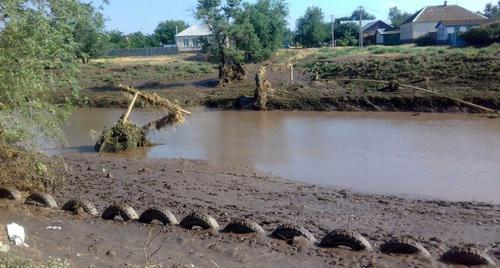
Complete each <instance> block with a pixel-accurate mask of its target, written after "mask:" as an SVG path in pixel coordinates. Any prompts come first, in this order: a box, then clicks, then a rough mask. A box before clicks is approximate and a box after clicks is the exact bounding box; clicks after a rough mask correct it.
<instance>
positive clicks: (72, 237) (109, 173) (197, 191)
mask: <svg viewBox="0 0 500 268" xmlns="http://www.w3.org/2000/svg"><path fill="white" fill-rule="evenodd" d="M65 158H66V161H67V163H68V165H69V166H70V168H71V169H72V175H71V176H70V178H69V180H68V183H67V185H66V187H65V188H64V189H63V191H62V192H59V193H55V194H54V195H55V197H56V199H57V200H58V201H59V202H60V203H61V202H63V200H68V199H70V198H74V197H84V198H87V199H89V200H91V201H92V202H94V203H95V204H96V206H97V207H98V209H99V210H100V211H102V210H103V209H104V208H105V207H106V206H107V205H109V204H113V203H118V204H129V205H131V206H133V207H134V208H135V209H136V210H137V211H138V212H139V213H140V212H142V211H144V210H145V209H147V208H148V207H151V206H162V207H167V208H169V209H171V210H172V212H173V213H174V214H175V215H176V216H177V217H178V218H182V217H183V216H185V215H187V214H189V213H190V212H191V211H193V210H198V211H203V212H207V213H209V214H210V215H212V216H213V217H214V218H216V219H217V221H218V222H219V224H220V225H221V226H224V225H226V224H228V223H229V222H231V221H232V220H235V219H239V218H251V219H253V220H255V221H257V222H259V223H260V224H261V225H262V226H263V227H264V229H265V230H266V231H268V232H270V231H272V230H273V229H274V228H276V227H277V226H278V225H280V224H282V223H287V222H293V223H297V224H299V225H302V226H303V227H305V228H306V229H308V230H309V231H311V232H312V233H313V234H314V235H315V237H316V238H317V239H321V238H322V237H323V236H324V235H325V234H326V233H327V232H328V231H331V230H333V229H337V228H347V227H348V228H350V229H354V230H358V231H359V232H360V233H362V234H363V235H365V237H366V238H367V239H368V240H369V241H370V243H371V244H372V245H373V246H374V248H378V246H379V245H380V244H381V243H383V242H384V241H386V240H388V239H390V238H391V237H392V236H399V235H403V234H409V235H413V236H415V237H417V238H418V240H419V241H420V242H421V243H422V244H423V245H424V246H425V247H426V248H427V249H428V250H429V251H430V253H431V254H432V256H433V259H432V260H424V259H419V258H414V257H394V256H388V255H384V254H381V253H379V252H377V251H376V252H374V253H355V252H350V251H349V250H344V249H332V250H330V249H319V248H316V247H305V248H300V247H296V246H290V245H288V244H287V243H286V242H284V241H279V240H273V239H268V238H265V239H263V240H261V239H255V238H243V237H238V236H226V235H220V234H217V235H208V236H207V235H206V234H203V233H197V232H194V235H191V234H189V232H188V233H186V231H183V230H181V229H179V228H175V227H172V228H170V227H169V228H164V230H163V231H162V232H159V233H158V237H164V241H165V242H161V241H162V240H161V239H159V241H156V242H154V243H164V244H165V246H164V247H163V248H162V249H161V250H160V251H159V255H160V256H162V257H163V258H165V257H169V259H167V260H166V261H165V263H166V264H168V265H172V267H176V266H173V265H175V264H176V263H183V264H188V263H193V264H195V267H211V266H213V267H217V266H215V265H213V264H211V262H210V260H213V261H216V262H217V263H218V265H221V267H235V266H237V264H238V263H240V262H241V263H244V264H245V265H246V267H258V266H259V267H276V266H290V267H304V266H305V267H311V266H315V267H326V266H329V267H331V266H334V267H340V266H345V267H352V266H353V265H359V266H360V267H371V266H370V265H371V264H373V262H375V263H376V264H377V267H407V266H409V265H411V266H412V267H430V266H432V267H441V266H443V265H444V264H442V263H441V262H439V261H438V257H439V256H440V255H441V254H442V253H443V252H444V251H446V250H447V249H448V248H449V247H451V246H453V245H459V244H463V243H475V244H478V245H479V246H480V247H481V248H484V249H486V250H488V251H489V254H490V256H492V257H493V258H494V259H495V260H496V261H497V262H498V261H500V220H499V219H500V205H497V204H488V203H476V202H448V201H439V200H413V199H404V198H399V197H396V196H383V195H368V194H359V193H354V192H350V191H347V190H341V189H335V188H329V187H320V186H316V185H308V184H305V183H300V182H293V181H288V180H286V179H283V178H279V177H275V176H271V175H269V174H266V173H262V172H259V171H257V170H255V169H253V168H251V167H247V166H239V165H232V164H223V163H222V164H221V163H210V162H207V161H201V160H187V159H159V160H136V159H124V158H118V157H113V156H100V155H97V154H68V155H66V156H65ZM0 207H2V208H3V209H2V211H3V212H0V213H1V215H2V217H0V218H1V219H2V220H1V222H0V223H1V224H5V223H7V222H11V221H12V220H19V221H20V222H21V223H23V224H27V225H28V227H29V228H30V229H37V230H40V229H43V228H44V227H43V226H48V224H60V225H63V230H65V231H64V232H59V233H57V232H52V233H51V232H50V231H46V230H43V231H40V232H39V233H37V234H36V236H38V237H40V239H48V241H47V242H43V244H44V245H48V246H47V247H38V250H39V251H40V252H39V254H41V256H54V254H55V255H56V256H58V257H64V258H69V259H71V260H72V261H73V262H74V263H75V265H76V266H77V267H80V266H81V265H82V264H86V265H87V266H88V264H89V263H96V264H101V265H109V264H115V265H116V264H117V263H120V264H124V263H132V264H135V265H141V264H143V263H144V261H145V259H144V252H143V250H142V248H143V246H142V245H143V244H144V240H145V238H146V237H147V235H148V232H149V231H150V227H148V226H142V225H140V224H135V223H133V224H125V223H110V222H103V221H102V220H94V219H88V218H79V217H76V218H75V216H71V215H68V214H64V213H60V212H48V211H45V210H44V209H37V208H29V207H28V208H26V207H19V206H16V205H12V204H5V203H1V204H0ZM34 219H40V220H34ZM57 219H60V221H58V220H57ZM54 222H55V223H54ZM71 232H76V233H73V234H72V233H71ZM124 234H126V235H124ZM65 238H66V239H69V240H64V239H65ZM58 239H60V240H61V241H63V240H64V241H67V244H68V245H67V246H68V247H70V248H71V247H74V248H78V249H79V250H80V251H82V250H85V248H87V249H88V251H90V250H94V247H95V248H97V250H96V251H95V254H96V255H95V256H97V258H95V257H77V256H76V253H78V252H77V251H73V252H70V253H68V252H66V251H64V250H61V247H60V246H59V245H58V244H57V241H58ZM96 241H97V242H96ZM134 241H136V242H134ZM137 241H140V243H139V245H137ZM37 243H42V242H41V241H39V242H37ZM154 243H153V244H154ZM94 244H95V245H94ZM92 245H94V246H92ZM118 245H121V246H120V248H118ZM169 249H172V250H169ZM108 250H114V251H116V253H113V254H112V255H113V256H112V257H110V256H108V255H107V254H106V252H107V251H108ZM21 253H22V254H27V253H26V252H21ZM79 253H82V252H79ZM50 254H53V255H50ZM28 255H32V254H28ZM91 255H92V254H90V255H89V256H91ZM115 255H116V256H115ZM258 256H263V257H262V258H261V257H258ZM167 267H171V266H167ZM177 267H182V266H177Z"/></svg>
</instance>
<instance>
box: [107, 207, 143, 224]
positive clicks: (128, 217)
mask: <svg viewBox="0 0 500 268" xmlns="http://www.w3.org/2000/svg"><path fill="white" fill-rule="evenodd" d="M117 216H120V217H121V218H122V220H123V221H132V220H137V219H139V216H137V212H135V209H134V208H133V207H131V206H128V205H111V206H109V207H107V208H106V209H105V210H104V212H103V213H102V215H101V217H102V218H103V219H104V220H114V219H115V218H116V217H117Z"/></svg>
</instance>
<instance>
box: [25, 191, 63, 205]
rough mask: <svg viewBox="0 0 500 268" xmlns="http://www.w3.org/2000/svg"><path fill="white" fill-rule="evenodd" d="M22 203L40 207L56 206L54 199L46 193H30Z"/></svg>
mask: <svg viewBox="0 0 500 268" xmlns="http://www.w3.org/2000/svg"><path fill="white" fill-rule="evenodd" d="M24 203H25V204H28V205H35V206H41V207H48V208H57V202H56V200H55V199H54V197H52V196H51V195H50V194H47V193H32V194H30V195H29V196H28V197H27V198H26V200H25V201H24Z"/></svg>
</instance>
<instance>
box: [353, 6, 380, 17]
mask: <svg viewBox="0 0 500 268" xmlns="http://www.w3.org/2000/svg"><path fill="white" fill-rule="evenodd" d="M360 12H361V15H362V17H361V18H362V19H363V20H374V19H375V16H374V15H372V14H370V13H368V11H366V10H365V9H364V8H363V7H361V11H360V9H356V10H354V11H353V12H352V15H351V17H350V19H351V20H359V14H360Z"/></svg>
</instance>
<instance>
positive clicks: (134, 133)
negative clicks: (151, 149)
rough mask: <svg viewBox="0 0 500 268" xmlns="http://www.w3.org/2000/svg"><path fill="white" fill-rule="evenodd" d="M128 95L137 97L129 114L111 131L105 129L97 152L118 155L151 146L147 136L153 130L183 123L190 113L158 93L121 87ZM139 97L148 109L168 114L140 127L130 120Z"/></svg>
mask: <svg viewBox="0 0 500 268" xmlns="http://www.w3.org/2000/svg"><path fill="white" fill-rule="evenodd" d="M120 88H121V89H122V90H123V91H124V92H125V94H127V95H131V94H133V95H134V96H135V97H134V98H133V99H132V101H131V103H130V104H129V108H128V110H127V112H126V113H125V114H124V115H123V116H122V117H121V118H120V120H119V121H118V123H116V125H115V126H114V127H112V128H111V129H105V130H104V131H103V133H102V135H101V137H100V138H99V140H98V141H97V143H96V145H95V150H96V151H97V152H109V153H116V152H120V151H126V150H133V149H137V148H139V147H146V146H151V145H152V144H151V142H150V141H149V140H148V139H147V135H148V133H149V132H150V131H151V130H160V129H162V128H165V127H167V126H171V125H174V124H176V123H183V122H184V116H183V113H188V114H190V113H189V112H188V111H186V110H183V109H181V107H179V106H178V105H176V104H174V103H171V102H170V101H169V100H167V99H165V98H162V97H161V96H159V95H158V94H156V93H153V94H151V93H145V92H140V91H139V90H137V89H134V88H131V87H128V86H120ZM137 97H140V101H142V102H143V103H144V104H146V106H147V107H153V108H156V109H160V110H163V111H165V112H166V115H165V116H164V117H162V118H160V119H157V120H154V121H151V122H149V123H147V124H146V125H144V126H143V127H138V126H136V125H135V124H133V123H131V122H130V121H129V120H128V116H129V114H130V112H131V110H132V108H133V107H134V104H135V101H136V100H137Z"/></svg>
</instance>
